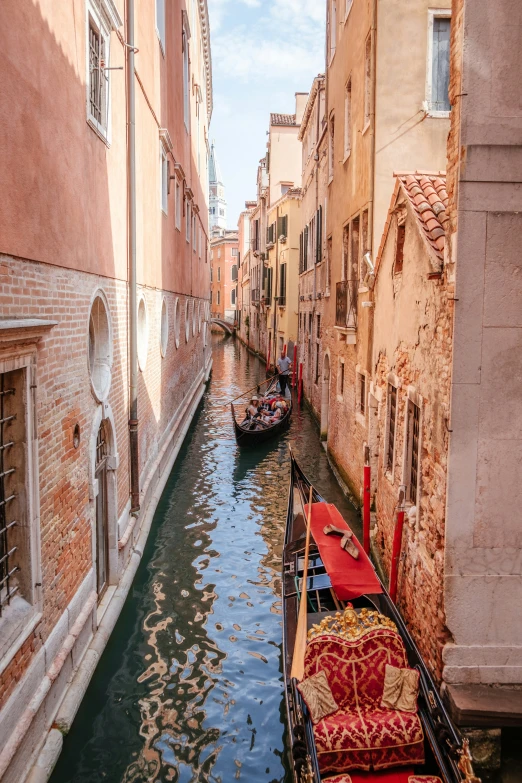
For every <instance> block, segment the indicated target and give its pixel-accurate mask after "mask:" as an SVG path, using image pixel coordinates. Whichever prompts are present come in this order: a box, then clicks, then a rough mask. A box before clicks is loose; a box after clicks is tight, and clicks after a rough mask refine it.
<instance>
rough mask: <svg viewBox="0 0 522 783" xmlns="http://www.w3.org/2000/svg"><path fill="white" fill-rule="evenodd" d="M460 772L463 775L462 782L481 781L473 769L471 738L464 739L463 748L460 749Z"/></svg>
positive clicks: (479, 782)
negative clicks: (470, 747)
mask: <svg viewBox="0 0 522 783" xmlns="http://www.w3.org/2000/svg"><path fill="white" fill-rule="evenodd" d="M459 756H460V759H459V772H460V773H461V774H462V775H463V778H462V783H481V780H480V778H477V776H476V775H475V773H474V771H473V763H472V762H473V759H472V756H471V751H470V749H469V740H468V739H464V740H462V749H461V750H459Z"/></svg>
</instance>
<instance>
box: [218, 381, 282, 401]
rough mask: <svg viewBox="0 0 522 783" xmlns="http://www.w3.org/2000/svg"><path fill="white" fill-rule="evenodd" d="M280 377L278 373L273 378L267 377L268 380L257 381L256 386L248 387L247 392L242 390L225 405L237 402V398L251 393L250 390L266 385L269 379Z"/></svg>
mask: <svg viewBox="0 0 522 783" xmlns="http://www.w3.org/2000/svg"><path fill="white" fill-rule="evenodd" d="M278 377H279V374H278V375H272V377H271V378H267V379H266V381H261V383H257V384H256V385H255V386H252V388H251V389H247V391H246V392H242V393H241V394H238V395H237V397H234V399H233V400H229V401H228V402H226V403H225V405H230V403H232V402H235V401H236V400H239V398H240V397H244V396H245V394H250V392H253V391H257V389H259V387H260V386H264V385H265V383H268V382H269V381H273V380H274V378H278Z"/></svg>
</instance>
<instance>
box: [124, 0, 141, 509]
mask: <svg viewBox="0 0 522 783" xmlns="http://www.w3.org/2000/svg"><path fill="white" fill-rule="evenodd" d="M134 54H135V50H134V0H127V66H128V67H127V107H128V108H127V111H128V131H127V133H128V136H127V167H128V175H129V194H128V198H129V354H130V356H129V360H130V379H129V380H130V382H129V398H130V399H129V445H130V486H131V514H137V512H138V511H139V510H140V474H139V453H138V307H137V304H138V302H137V285H136V93H135V78H134Z"/></svg>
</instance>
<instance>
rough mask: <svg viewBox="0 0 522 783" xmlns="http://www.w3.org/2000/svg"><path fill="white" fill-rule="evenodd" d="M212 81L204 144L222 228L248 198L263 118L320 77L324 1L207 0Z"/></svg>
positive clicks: (262, 143)
mask: <svg viewBox="0 0 522 783" xmlns="http://www.w3.org/2000/svg"><path fill="white" fill-rule="evenodd" d="M208 3H209V12H210V39H211V46H212V63H213V75H214V90H215V92H214V115H213V120H212V128H211V131H210V134H211V138H213V139H215V140H216V145H217V153H218V157H219V159H220V163H221V169H222V171H223V176H224V179H225V188H226V198H227V201H228V204H229V216H228V222H229V225H230V226H233V225H234V224H235V221H236V220H237V215H238V214H239V212H240V211H241V209H243V207H244V200H245V198H251V197H252V195H253V194H255V187H256V180H255V176H256V170H257V164H258V161H259V159H260V158H261V157H263V155H264V154H265V150H266V130H267V128H268V123H269V116H270V112H274V111H276V112H283V113H285V112H287V113H292V112H293V111H295V99H294V93H295V92H305V91H307V90H309V89H310V87H311V84H312V80H313V78H314V76H316V75H317V74H318V73H320V72H322V71H324V48H325V17H326V0H208Z"/></svg>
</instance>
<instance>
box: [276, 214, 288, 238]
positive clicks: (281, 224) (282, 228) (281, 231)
mask: <svg viewBox="0 0 522 783" xmlns="http://www.w3.org/2000/svg"><path fill="white" fill-rule="evenodd" d="M277 236H278V237H287V236H288V215H281V217H279V218H278V219H277Z"/></svg>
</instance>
